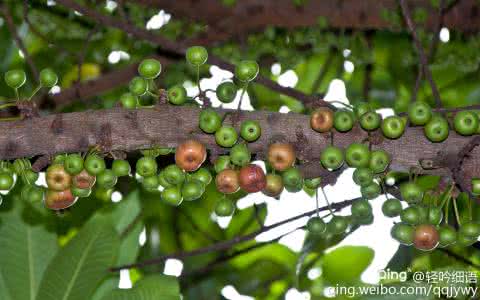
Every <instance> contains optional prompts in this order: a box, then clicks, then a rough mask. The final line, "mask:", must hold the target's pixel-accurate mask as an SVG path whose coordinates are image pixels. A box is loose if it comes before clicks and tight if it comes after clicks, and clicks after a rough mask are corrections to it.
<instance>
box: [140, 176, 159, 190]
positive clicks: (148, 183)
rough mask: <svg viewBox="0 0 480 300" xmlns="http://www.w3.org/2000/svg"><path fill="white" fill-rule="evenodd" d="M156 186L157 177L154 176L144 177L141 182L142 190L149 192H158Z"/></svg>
mask: <svg viewBox="0 0 480 300" xmlns="http://www.w3.org/2000/svg"><path fill="white" fill-rule="evenodd" d="M158 185H159V183H158V176H156V175H153V176H147V177H144V178H143V180H142V186H143V188H144V189H145V190H147V191H150V192H156V191H158Z"/></svg>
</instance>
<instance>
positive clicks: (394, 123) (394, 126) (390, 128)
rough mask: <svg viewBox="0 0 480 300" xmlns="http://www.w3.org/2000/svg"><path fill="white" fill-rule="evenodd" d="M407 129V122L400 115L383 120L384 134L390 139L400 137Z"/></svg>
mask: <svg viewBox="0 0 480 300" xmlns="http://www.w3.org/2000/svg"><path fill="white" fill-rule="evenodd" d="M404 131H405V122H404V121H403V120H402V118H400V117H398V116H390V117H387V118H385V120H383V122H382V132H383V135H384V136H386V137H387V138H389V139H398V138H399V137H401V136H402V134H403V132H404Z"/></svg>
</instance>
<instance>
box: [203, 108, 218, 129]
mask: <svg viewBox="0 0 480 300" xmlns="http://www.w3.org/2000/svg"><path fill="white" fill-rule="evenodd" d="M198 119H199V126H200V129H201V130H203V132H205V133H214V132H215V131H217V130H218V129H219V128H220V127H221V126H222V118H221V117H220V115H219V114H218V113H217V112H216V111H214V110H213V109H210V108H207V109H204V110H202V112H201V113H200V116H199V118H198Z"/></svg>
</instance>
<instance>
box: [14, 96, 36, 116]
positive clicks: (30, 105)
mask: <svg viewBox="0 0 480 300" xmlns="http://www.w3.org/2000/svg"><path fill="white" fill-rule="evenodd" d="M17 108H18V110H19V111H20V116H21V117H22V119H30V118H35V117H39V116H40V114H39V113H38V107H37V104H36V103H35V102H33V101H27V100H21V101H18V102H17Z"/></svg>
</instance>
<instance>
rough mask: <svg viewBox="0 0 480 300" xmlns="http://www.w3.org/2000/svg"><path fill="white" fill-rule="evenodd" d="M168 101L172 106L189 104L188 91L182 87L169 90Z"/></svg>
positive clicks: (178, 86) (177, 86)
mask: <svg viewBox="0 0 480 300" xmlns="http://www.w3.org/2000/svg"><path fill="white" fill-rule="evenodd" d="M167 99H168V102H170V103H172V104H175V105H182V104H184V103H185V102H187V90H186V89H185V88H184V87H183V86H181V85H176V86H174V87H171V88H169V89H168V92H167Z"/></svg>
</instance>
